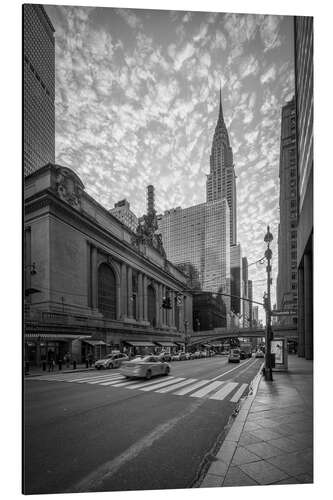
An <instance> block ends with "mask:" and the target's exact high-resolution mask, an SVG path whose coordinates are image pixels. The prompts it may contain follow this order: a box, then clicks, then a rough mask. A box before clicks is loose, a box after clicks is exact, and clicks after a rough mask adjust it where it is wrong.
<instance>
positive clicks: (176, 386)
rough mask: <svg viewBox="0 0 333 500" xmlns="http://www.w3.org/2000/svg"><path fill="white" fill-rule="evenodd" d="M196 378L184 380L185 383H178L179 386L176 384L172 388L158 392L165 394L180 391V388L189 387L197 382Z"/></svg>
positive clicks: (165, 388)
mask: <svg viewBox="0 0 333 500" xmlns="http://www.w3.org/2000/svg"><path fill="white" fill-rule="evenodd" d="M196 380H198V379H196V378H189V379H187V380H184V381H183V382H178V384H174V385H172V386H171V387H164V388H163V389H159V390H158V391H156V392H160V393H161V394H164V393H165V392H171V391H174V390H175V389H178V388H179V387H183V386H184V385H189V384H192V383H193V382H195V381H196Z"/></svg>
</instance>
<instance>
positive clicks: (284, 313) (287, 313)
mask: <svg viewBox="0 0 333 500" xmlns="http://www.w3.org/2000/svg"><path fill="white" fill-rule="evenodd" d="M271 315H272V316H296V315H297V311H272V312H271Z"/></svg>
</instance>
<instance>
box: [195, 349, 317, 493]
mask: <svg viewBox="0 0 333 500" xmlns="http://www.w3.org/2000/svg"><path fill="white" fill-rule="evenodd" d="M288 363H289V370H288V372H273V379H274V380H273V382H266V381H265V380H264V378H263V377H262V376H261V374H258V375H257V377H256V378H255V380H254V382H253V394H252V395H250V396H249V397H248V398H247V399H246V400H245V402H244V403H243V405H242V406H241V408H240V411H239V413H238V415H237V417H236V419H235V421H234V423H233V424H232V427H231V429H230V431H229V432H228V434H227V436H226V438H225V440H224V442H223V444H222V446H221V448H220V450H219V451H218V453H217V455H216V460H215V461H213V462H212V464H211V465H210V467H209V469H208V472H207V474H206V476H205V478H204V480H203V481H202V483H201V485H200V487H201V488H208V487H217V486H255V485H267V484H296V483H312V482H313V363H312V361H306V360H305V359H303V358H298V357H297V356H295V355H289V358H288Z"/></svg>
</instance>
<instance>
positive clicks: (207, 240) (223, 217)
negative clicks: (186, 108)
mask: <svg viewBox="0 0 333 500" xmlns="http://www.w3.org/2000/svg"><path fill="white" fill-rule="evenodd" d="M231 218H232V221H231ZM157 220H158V227H159V230H160V231H161V234H162V240H163V246H164V249H165V251H166V254H167V257H168V259H169V260H170V261H171V262H172V263H174V264H178V265H180V266H181V267H182V269H184V270H185V269H190V270H191V273H192V275H193V276H195V280H196V282H199V283H200V287H201V288H202V289H203V290H205V291H210V292H225V293H227V294H230V281H231V280H230V243H231V242H232V241H234V240H235V239H236V187H235V174H234V167H233V160H232V150H231V147H230V144H229V137H228V132H227V129H226V126H225V123H224V119H223V112H222V101H221V91H220V108H219V117H218V121H217V125H216V129H215V134H214V138H213V144H212V150H211V156H210V174H209V175H208V178H207V201H206V203H201V204H200V205H195V206H192V207H188V208H185V209H182V208H180V207H177V208H175V209H171V210H166V211H165V212H164V214H163V215H159V216H158V217H157ZM223 301H224V304H225V307H226V311H227V313H229V311H230V297H228V296H227V295H226V296H223ZM228 319H229V318H228Z"/></svg>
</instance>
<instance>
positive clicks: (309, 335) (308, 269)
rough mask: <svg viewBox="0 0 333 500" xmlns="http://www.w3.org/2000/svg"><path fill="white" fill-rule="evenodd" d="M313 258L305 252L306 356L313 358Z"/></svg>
mask: <svg viewBox="0 0 333 500" xmlns="http://www.w3.org/2000/svg"><path fill="white" fill-rule="evenodd" d="M312 308H313V306H312V258H311V255H310V253H306V254H304V341H305V342H304V344H305V358H306V359H313V309H312Z"/></svg>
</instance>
